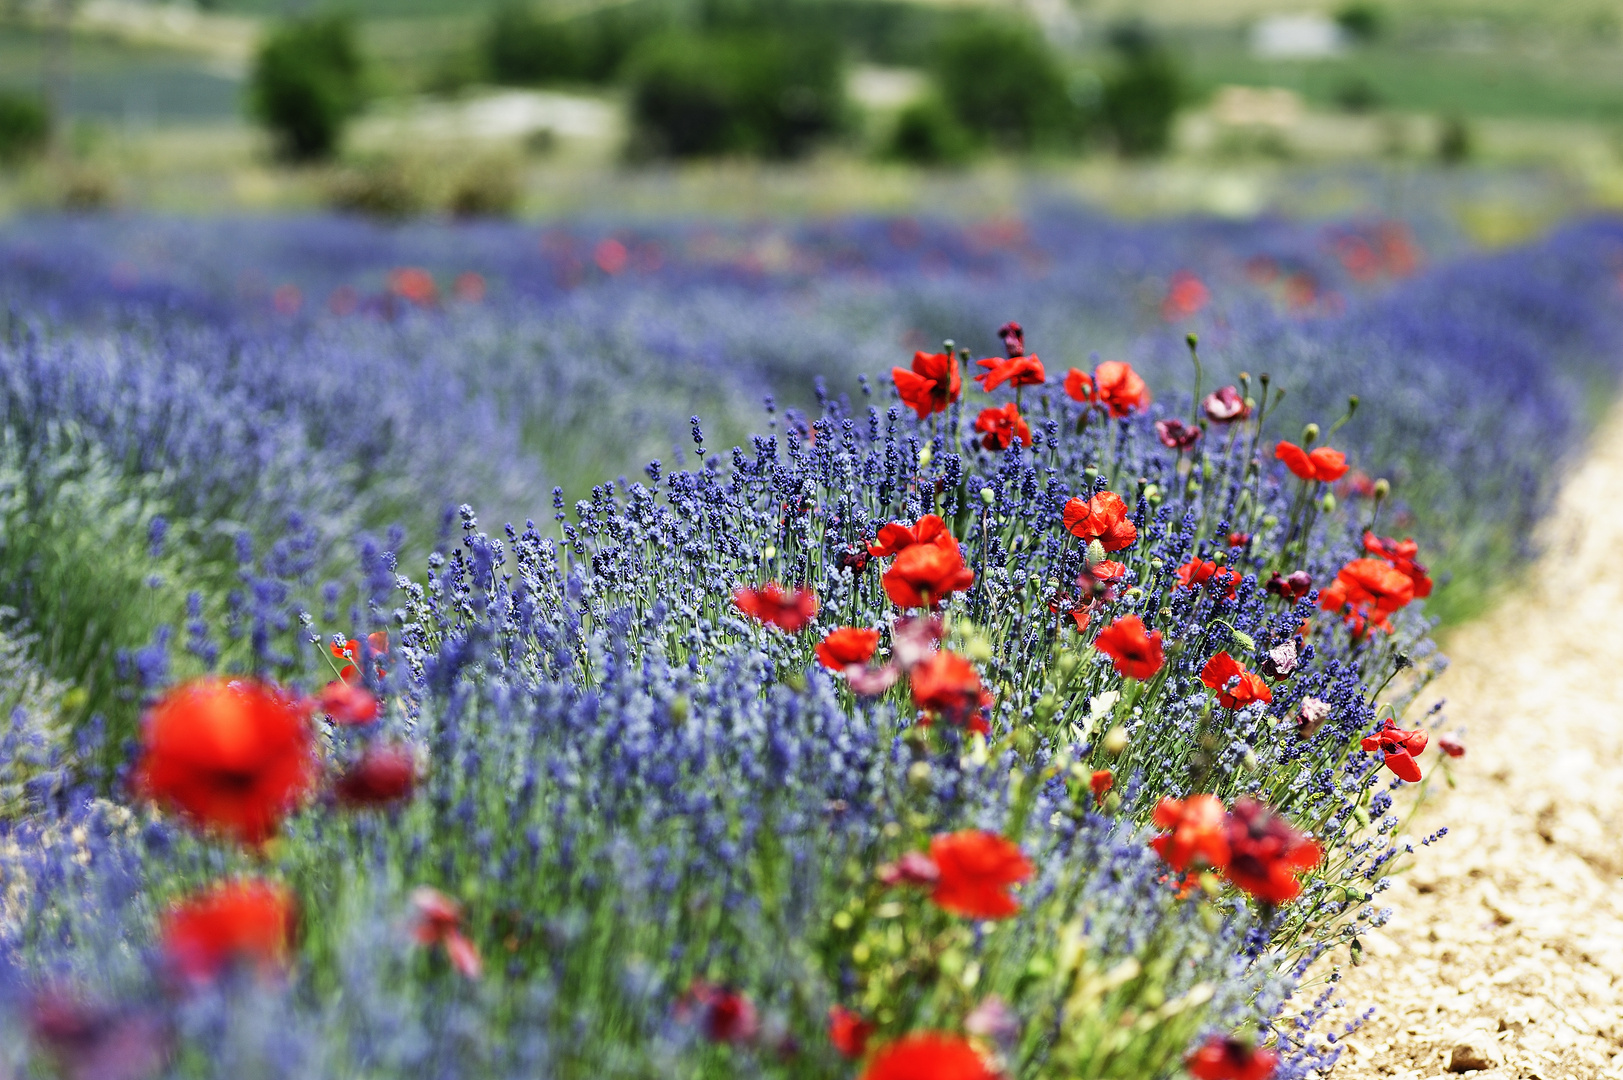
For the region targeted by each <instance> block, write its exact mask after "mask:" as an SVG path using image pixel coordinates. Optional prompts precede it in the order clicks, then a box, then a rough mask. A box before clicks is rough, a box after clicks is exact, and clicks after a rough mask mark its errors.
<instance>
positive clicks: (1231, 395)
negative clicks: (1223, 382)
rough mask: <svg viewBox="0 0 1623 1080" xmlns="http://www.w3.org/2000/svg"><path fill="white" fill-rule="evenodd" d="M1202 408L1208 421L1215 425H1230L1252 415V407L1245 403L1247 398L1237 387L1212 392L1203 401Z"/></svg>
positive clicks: (1222, 388)
mask: <svg viewBox="0 0 1623 1080" xmlns="http://www.w3.org/2000/svg"><path fill="white" fill-rule="evenodd" d="M1200 407H1201V408H1202V409H1203V410H1205V412H1206V419H1208V420H1210V421H1211V422H1212V423H1214V424H1229V423H1233V422H1234V421H1236V420H1244V419H1245V418H1246V417H1248V416H1250V415H1251V406H1249V405H1247V404H1246V403H1245V397H1244V396H1243V395H1242V394H1241V393H1240V388H1239V387H1237V386H1224V387H1221V388H1220V389H1217V390H1214V391H1212V392H1211V393H1210V394H1207V395H1206V396H1205V398H1203V399H1202V400H1201V403H1200Z"/></svg>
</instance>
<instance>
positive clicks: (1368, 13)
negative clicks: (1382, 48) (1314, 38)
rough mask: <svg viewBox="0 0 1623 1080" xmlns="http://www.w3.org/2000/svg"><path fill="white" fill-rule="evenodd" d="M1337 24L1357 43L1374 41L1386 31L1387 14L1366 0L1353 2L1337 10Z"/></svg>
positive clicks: (1354, 0)
mask: <svg viewBox="0 0 1623 1080" xmlns="http://www.w3.org/2000/svg"><path fill="white" fill-rule="evenodd" d="M1336 24H1337V25H1338V26H1340V27H1341V29H1342V30H1343V31H1344V32H1345V33H1346V34H1347V36H1348V37H1350V38H1353V39H1354V40H1356V41H1363V42H1368V41H1374V40H1375V39H1376V38H1378V37H1380V36H1381V34H1382V33H1383V32H1384V31H1385V30H1386V12H1385V11H1384V10H1383V9H1382V8H1380V7H1379V6H1377V5H1375V4H1371V3H1366V2H1364V0H1353V2H1352V3H1350V4H1343V5H1342V6H1341V7H1340V8H1338V9H1337V10H1336Z"/></svg>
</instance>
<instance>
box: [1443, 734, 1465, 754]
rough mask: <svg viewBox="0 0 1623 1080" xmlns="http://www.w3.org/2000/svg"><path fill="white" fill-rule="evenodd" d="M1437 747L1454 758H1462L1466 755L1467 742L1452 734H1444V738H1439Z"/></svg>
mask: <svg viewBox="0 0 1623 1080" xmlns="http://www.w3.org/2000/svg"><path fill="white" fill-rule="evenodd" d="M1437 749H1439V750H1441V751H1442V752H1443V753H1445V754H1447V755H1448V756H1449V757H1452V758H1462V757H1464V756H1465V744H1464V743H1462V742H1460V741H1459V740H1458V739H1456V738H1454V737H1453V736H1451V735H1444V736H1443V737H1442V738H1440V739H1438V740H1437Z"/></svg>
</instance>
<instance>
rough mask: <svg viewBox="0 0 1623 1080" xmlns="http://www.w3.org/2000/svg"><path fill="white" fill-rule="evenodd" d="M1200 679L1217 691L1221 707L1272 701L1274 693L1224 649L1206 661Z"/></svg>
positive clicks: (1238, 706) (1259, 677) (1232, 707)
mask: <svg viewBox="0 0 1623 1080" xmlns="http://www.w3.org/2000/svg"><path fill="white" fill-rule="evenodd" d="M1236 680H1238V681H1237V682H1236ZM1200 681H1201V682H1203V683H1205V684H1206V685H1207V686H1209V687H1211V688H1212V689H1213V690H1216V691H1217V701H1218V704H1220V705H1222V706H1223V708H1225V709H1243V708H1245V707H1246V706H1247V705H1250V704H1251V703H1252V702H1254V701H1272V700H1274V692H1273V691H1272V690H1270V689H1268V684H1267V683H1265V682H1263V681H1262V678H1261V676H1258V675H1255V674H1253V673H1252V672H1249V671H1247V670H1246V669H1245V665H1243V664H1241V663H1240V662H1239V661H1238V660H1236V659H1234V657H1232V656H1230V655H1229V654H1228V653H1226V652H1220V653H1218V654H1217V655H1216V656H1214V657H1212V658H1211V659H1210V660H1208V661H1206V666H1205V667H1203V668H1201V670H1200ZM1231 684H1232V685H1231Z"/></svg>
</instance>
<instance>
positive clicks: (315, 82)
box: [249, 15, 365, 161]
mask: <svg viewBox="0 0 1623 1080" xmlns="http://www.w3.org/2000/svg"><path fill="white" fill-rule="evenodd" d="M364 100H365V94H364V89H363V85H362V65H361V54H360V49H359V47H358V46H357V44H356V41H355V28H354V24H353V23H352V22H351V21H350V20H349V19H347V18H344V17H342V16H335V15H334V16H323V17H320V18H310V19H299V20H295V21H293V22H290V23H286V24H284V25H283V26H281V27H279V28H278V29H276V30H274V31H273V32H272V33H271V34H270V35H269V36H268V37H267V38H266V39H265V41H264V43H263V44H262V45H261V46H260V48H259V55H258V57H257V58H256V59H255V62H254V70H253V74H252V76H251V79H250V86H249V101H250V104H251V107H252V109H253V112H254V115H255V116H256V117H257V118H258V119H259V121H260V122H261V123H262V124H264V125H265V126H266V127H267V128H269V129H270V131H271V133H272V135H274V136H275V138H276V141H277V147H278V150H279V151H280V152H281V153H282V154H283V155H284V156H285V157H287V158H290V159H292V160H295V161H311V160H316V159H320V158H326V157H331V156H332V154H333V152H334V151H336V150H337V149H338V143H339V140H340V138H341V137H342V135H343V130H344V124H345V123H346V122H347V121H348V120H349V118H350V117H352V116H353V115H355V113H357V112H359V111H360V108H361V105H362V104H363V102H364Z"/></svg>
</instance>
